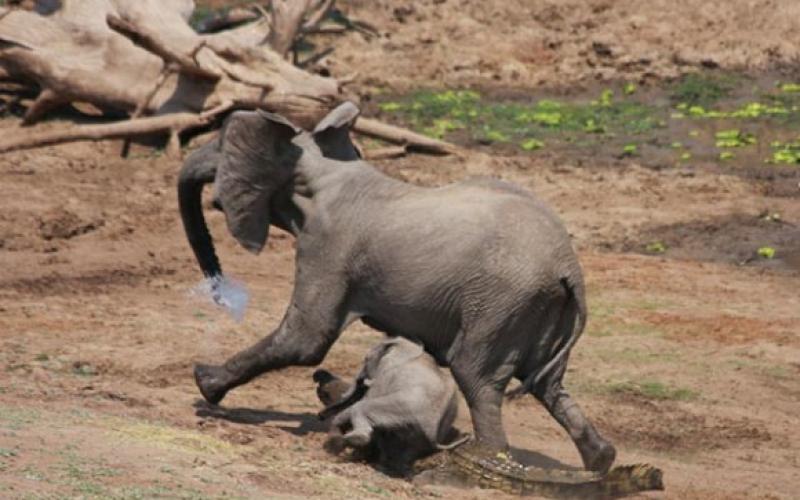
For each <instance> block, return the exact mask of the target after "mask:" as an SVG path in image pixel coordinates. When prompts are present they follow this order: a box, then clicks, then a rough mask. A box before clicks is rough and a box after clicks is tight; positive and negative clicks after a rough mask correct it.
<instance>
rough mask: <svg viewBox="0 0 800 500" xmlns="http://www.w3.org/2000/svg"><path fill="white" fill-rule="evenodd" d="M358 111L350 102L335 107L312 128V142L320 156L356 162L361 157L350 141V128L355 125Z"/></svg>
mask: <svg viewBox="0 0 800 500" xmlns="http://www.w3.org/2000/svg"><path fill="white" fill-rule="evenodd" d="M359 113H360V111H359V109H358V107H357V106H356V105H355V104H353V103H352V102H350V101H346V102H344V103H342V104H340V105H339V106H337V107H336V108H335V109H334V110H333V111H331V112H330V113H328V114H327V116H325V118H323V119H322V120H321V121H320V122H319V123H318V124H317V126H316V127H314V132H313V136H314V142H315V143H316V144H317V146H319V149H320V150H321V151H322V156H324V157H326V158H331V159H333V160H340V161H351V160H358V159H359V158H361V155H360V154H358V150H357V149H356V147H355V146H354V145H353V142H352V141H351V140H350V127H352V126H353V123H355V121H356V118H358V115H359Z"/></svg>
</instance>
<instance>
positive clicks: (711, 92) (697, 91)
mask: <svg viewBox="0 0 800 500" xmlns="http://www.w3.org/2000/svg"><path fill="white" fill-rule="evenodd" d="M736 83H737V82H736V78H735V77H733V76H729V75H716V74H707V73H690V74H688V75H684V76H683V77H682V78H681V79H680V80H678V82H677V83H676V84H674V85H673V86H672V88H671V89H670V97H671V98H672V100H673V101H675V102H681V103H687V104H688V105H690V106H691V105H701V106H707V105H710V104H713V103H715V102H717V101H719V100H720V99H722V98H724V97H727V96H729V95H730V94H731V92H732V91H733V90H734V89H735V88H736Z"/></svg>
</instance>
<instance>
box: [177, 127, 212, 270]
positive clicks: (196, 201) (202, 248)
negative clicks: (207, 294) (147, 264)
mask: <svg viewBox="0 0 800 500" xmlns="http://www.w3.org/2000/svg"><path fill="white" fill-rule="evenodd" d="M213 146H214V144H213V142H212V143H210V144H207V145H205V146H204V147H202V148H200V149H199V150H197V151H195V152H194V153H192V154H191V155H190V156H189V157H188V158H187V159H186V162H185V163H184V164H183V167H182V168H181V171H180V174H179V175H178V204H179V206H180V211H181V220H182V221H183V228H184V230H185V231H186V237H187V239H188V240H189V244H190V245H191V246H192V250H193V251H194V255H195V257H196V258H197V262H198V264H200V269H202V271H203V275H204V276H205V277H206V278H215V277H220V276H221V275H222V268H221V266H220V264H219V259H218V258H217V254H216V252H215V250H214V242H213V240H212V239H211V233H209V231H208V225H206V219H205V217H204V216H203V207H202V203H201V197H202V192H203V186H204V185H206V184H209V183H211V182H213V181H214V176H215V174H216V170H217V161H216V160H217V159H219V154H218V153H217V154H209V153H210V152H211V151H204V150H206V149H207V148H208V149H212V148H213ZM213 152H214V153H216V151H213Z"/></svg>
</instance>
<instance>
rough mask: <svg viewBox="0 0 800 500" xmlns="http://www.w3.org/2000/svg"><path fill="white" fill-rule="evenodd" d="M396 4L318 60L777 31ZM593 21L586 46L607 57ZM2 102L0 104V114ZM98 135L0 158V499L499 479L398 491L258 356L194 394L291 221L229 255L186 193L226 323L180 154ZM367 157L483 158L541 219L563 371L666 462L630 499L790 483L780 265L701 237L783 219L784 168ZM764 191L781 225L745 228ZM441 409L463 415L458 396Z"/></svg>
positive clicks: (794, 304)
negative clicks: (222, 283) (576, 295)
mask: <svg viewBox="0 0 800 500" xmlns="http://www.w3.org/2000/svg"><path fill="white" fill-rule="evenodd" d="M729 4H733V5H729ZM411 5H412V4H411V3H409V4H408V5H407V6H405V7H402V8H401V7H398V6H397V5H396V3H394V2H361V1H351V2H347V3H346V6H347V8H348V9H350V10H351V12H352V14H353V15H354V16H357V17H359V18H360V19H364V20H368V21H370V22H372V23H374V24H376V26H378V27H379V29H380V30H381V31H382V32H383V31H386V32H387V33H391V37H388V36H383V37H381V39H380V40H379V41H376V40H372V41H366V40H364V39H363V38H361V37H360V35H355V34H354V35H348V36H347V37H346V38H345V39H343V40H341V45H340V46H339V47H340V48H339V49H337V52H336V55H335V58H334V60H332V61H331V64H332V67H334V68H336V71H337V72H338V73H339V74H343V73H346V72H347V71H344V68H345V66H346V67H349V68H357V69H358V70H359V71H360V76H359V78H360V80H361V81H360V83H361V84H362V85H363V87H362V88H368V87H369V86H370V85H376V86H377V85H379V86H389V87H393V88H397V89H402V88H408V87H414V86H437V85H462V84H467V83H476V82H477V80H480V82H478V83H480V84H482V85H485V84H487V83H491V82H498V83H497V84H498V85H501V84H503V85H506V84H518V85H521V86H523V85H531V84H540V83H543V84H547V85H553V86H555V85H562V84H563V85H567V86H568V85H572V84H575V83H580V82H583V81H587V80H591V79H594V78H595V77H597V76H598V75H600V77H602V78H618V77H625V78H627V77H628V76H629V75H631V76H633V77H636V78H639V77H641V76H643V75H645V74H652V75H651V76H652V77H653V78H664V77H669V76H671V75H674V74H676V72H678V71H681V70H683V69H687V66H686V65H689V64H692V61H697V62H699V61H701V60H709V61H715V62H716V63H717V64H721V65H723V66H729V67H733V66H738V65H743V66H747V67H750V68H754V67H760V66H761V65H767V64H770V65H772V67H773V68H774V67H775V65H780V64H781V63H786V62H789V61H790V60H791V59H792V58H794V57H796V51H797V50H798V49H797V47H800V43H798V42H800V40H797V37H798V34H797V33H798V31H797V30H796V29H793V27H792V26H791V25H790V23H791V22H792V20H793V19H797V17H798V14H800V12H798V5H796V2H792V1H788V0H785V1H779V0H773V1H752V2H744V1H742V2H698V1H696V0H691V1H690V0H684V1H681V2H669V3H668V2H661V1H655V2H653V1H650V2H645V1H626V2H621V1H620V2H611V1H605V2H601V1H590V0H584V1H577V0H574V1H571V2H555V1H552V2H550V1H547V2H521V1H513V2H481V3H479V2H456V1H453V0H449V1H433V2H421V3H414V4H413V7H411ZM662 6H663V8H662ZM398 9H406V10H402V11H401V10H398ZM408 9H411V12H410V13H409V12H407V10H408ZM792 13H794V15H792ZM519 19H526V20H529V22H528V21H526V23H524V26H525V27H524V28H521V27H519V26H520V24H519ZM687 34H688V35H687ZM445 37H446V38H447V41H446V43H445V41H444V38H445ZM793 37H794V38H793ZM476 41H479V42H480V43H475V42H476ZM468 42H469V43H468ZM595 42H596V43H602V44H605V45H606V46H608V47H610V50H611V54H612V56H610V57H611V59H610V61H607V62H609V64H605V63H601V62H600V61H605V59H603V58H604V57H609V56H602V57H601V56H600V55H598V50H599V51H600V52H605V51H604V50H602V48H598V49H593V48H592V47H593V43H595ZM582 51H583V52H582ZM625 57H629V58H630V60H631V61H634V63H632V64H633V65H632V66H626V64H627V63H625V62H624V61H625V60H626V59H625ZM644 58H646V59H648V60H649V61H651V62H650V63H647V64H645V63H642V62H635V61H640V60H641V59H644ZM445 60H446V61H449V62H448V63H447V64H444V63H443V61H445ZM593 61H594V62H593ZM686 61H688V62H686ZM458 64H460V65H463V69H459V68H457V67H455V66H454V65H458ZM337 65H339V66H337ZM506 65H510V66H509V67H510V68H511V69H504V68H505V66H506ZM642 65H643V66H642ZM640 66H641V67H640ZM628 67H631V68H634V69H631V70H630V73H628V72H627V71H628V70H627V69H625V68H628ZM515 71H516V72H517V74H518V75H519V76H517V77H514V76H513V75H514V72H515ZM495 75H500V76H499V79H496V76H495ZM16 124H17V123H16V121H15V120H14V119H7V120H4V121H2V122H0V133H2V129H3V128H7V127H12V126H16ZM117 148H118V145H116V144H112V143H105V144H72V145H65V146H60V147H51V148H44V149H40V150H36V151H31V152H19V153H13V154H6V155H3V156H2V157H0V176H2V179H3V180H2V188H3V195H4V196H3V200H4V201H3V205H2V206H3V210H2V211H0V262H1V263H2V266H0V373H1V374H2V375H0V497H3V498H25V497H36V498H63V497H86V498H109V497H118V498H153V497H164V498H197V497H203V498H205V497H212V498H214V497H220V498H235V497H240V498H263V497H264V496H269V497H278V498H291V497H307V496H318V497H375V498H380V497H388V496H401V497H418V496H419V497H428V496H442V495H446V496H448V497H450V496H453V497H458V498H489V497H492V498H497V497H502V495H498V494H496V493H495V492H486V491H480V490H474V491H460V490H455V491H453V490H443V489H436V488H429V487H426V488H418V487H415V486H414V485H412V484H410V483H407V482H405V481H402V480H398V479H390V478H387V477H386V476H383V475H382V474H380V473H378V472H376V471H374V470H373V469H372V468H370V467H369V466H367V465H364V464H358V463H348V462H343V461H341V460H338V459H335V458H332V457H329V456H327V455H326V454H325V453H324V452H323V451H322V449H321V444H322V442H323V439H324V429H323V428H322V426H321V425H320V423H319V422H317V420H316V417H315V414H316V411H317V410H318V403H317V401H316V397H315V394H314V390H313V382H312V380H311V373H312V371H313V370H311V369H305V368H295V369H287V370H283V371H281V372H277V373H274V374H270V375H268V376H265V377H262V378H260V379H258V380H257V381H255V382H254V383H252V384H250V385H248V386H246V387H243V388H241V389H238V390H236V391H234V392H233V393H231V394H230V395H229V396H228V398H227V399H226V400H225V401H224V406H223V407H220V408H209V407H207V406H206V405H204V404H202V403H201V402H200V401H199V400H198V398H199V394H198V392H197V390H196V389H195V387H194V382H193V379H192V374H191V368H192V364H193V363H194V362H196V361H211V362H219V361H221V360H223V359H224V358H225V357H227V356H228V355H230V354H232V353H233V352H235V351H237V350H238V349H240V348H242V347H244V346H246V345H249V344H250V343H252V342H254V341H255V340H256V339H258V338H260V337H261V336H263V335H265V334H266V333H267V332H269V331H270V329H271V328H272V327H273V326H275V325H276V324H277V322H278V321H279V319H280V317H281V315H282V313H283V309H284V307H285V306H286V303H287V301H288V298H289V294H290V292H291V287H292V279H293V242H292V239H291V238H289V237H288V236H287V235H285V234H280V233H279V232H278V231H276V232H275V234H274V235H273V236H272V237H271V239H270V241H269V247H268V249H267V250H266V251H265V252H264V253H263V255H261V256H259V257H253V256H251V255H249V254H247V253H246V252H245V251H244V250H243V249H241V248H239V247H237V246H236V245H235V243H234V242H233V241H232V239H231V238H230V237H229V236H228V235H227V231H226V229H225V227H224V221H223V220H222V217H221V215H220V214H218V213H215V212H208V217H209V219H210V223H211V227H212V232H213V234H215V235H216V237H217V242H218V248H219V254H220V257H221V259H222V261H223V264H224V265H226V268H227V270H228V272H229V273H230V274H231V275H233V276H234V277H237V278H238V279H240V280H241V281H243V282H245V283H246V285H247V286H248V287H249V289H250V291H251V293H252V299H251V306H250V309H249V310H248V313H247V316H246V318H245V320H244V322H243V323H240V324H237V323H235V322H233V320H231V319H230V318H228V317H226V316H224V315H223V314H222V313H221V312H220V311H218V310H216V309H214V308H213V307H211V306H208V305H206V304H204V303H202V302H200V301H199V300H198V299H196V298H192V297H191V296H190V295H189V294H188V291H189V290H190V289H191V288H192V287H193V286H194V285H195V284H196V283H197V282H198V281H199V278H200V274H199V271H198V270H197V268H196V265H195V263H194V260H193V256H192V255H191V251H190V249H189V247H188V245H187V243H186V242H185V238H184V237H183V234H182V228H181V225H180V221H179V219H178V216H177V206H176V199H175V194H174V186H175V180H176V172H177V169H178V168H179V164H178V163H176V162H173V161H170V160H168V159H166V158H164V157H162V156H160V155H157V154H155V155H154V154H152V153H150V152H149V151H148V150H137V151H136V152H135V154H134V155H133V157H132V158H130V159H128V160H121V159H118V158H117V155H116V151H117V150H118V149H117ZM378 166H379V168H381V169H382V170H384V171H385V172H386V173H387V174H389V175H392V176H395V177H397V178H400V179H404V180H407V181H409V182H414V183H418V184H423V185H434V184H441V183H445V182H450V181H454V180H458V179H462V178H464V177H467V176H471V175H493V176H498V177H501V178H504V179H507V180H511V181H513V182H517V183H519V184H520V185H522V186H524V187H526V188H530V189H532V190H534V191H535V192H536V193H538V194H539V195H540V196H541V197H542V198H544V199H545V200H547V201H548V202H549V203H551V204H552V205H553V206H554V207H555V208H556V209H557V211H558V212H559V213H560V214H561V215H562V217H563V219H564V221H565V223H566V225H567V227H568V228H569V230H570V232H571V233H572V234H573V236H574V241H575V245H576V247H577V248H578V249H579V251H580V254H581V261H582V263H583V265H584V268H585V273H586V276H587V280H588V295H589V301H590V321H589V326H588V331H587V334H586V335H585V336H584V338H583V339H582V340H581V342H580V343H579V344H578V346H577V348H576V349H575V351H574V354H573V359H572V362H571V365H570V370H569V373H568V375H567V385H568V386H569V388H570V389H571V390H572V391H573V393H574V394H575V395H576V397H577V399H578V401H580V402H581V404H582V406H584V407H585V409H586V410H587V413H588V414H589V415H591V416H592V417H593V418H594V420H595V421H596V423H597V426H598V427H599V429H600V430H601V432H602V433H605V434H607V435H608V436H609V437H610V438H611V439H612V440H613V441H614V442H615V444H616V445H617V447H618V449H619V462H620V463H632V462H649V463H652V464H655V465H657V466H659V467H662V468H663V469H664V471H665V482H666V485H667V491H666V492H665V493H663V494H652V495H646V497H656V498H661V497H666V498H681V499H686V498H689V499H729V498H769V499H774V498H786V499H789V498H796V497H797V494H798V493H797V492H798V490H800V454H798V451H797V450H800V435H798V433H797V428H798V414H800V382H798V375H799V374H800V336H799V335H798V333H800V294H798V293H797V290H798V289H799V288H798V287H800V266H799V265H798V264H797V262H795V261H794V260H792V259H791V258H790V257H791V256H787V257H786V258H783V256H778V258H777V259H775V260H774V261H770V262H752V263H749V264H747V265H740V261H741V259H740V256H739V255H738V254H737V255H734V256H733V257H732V256H731V255H730V252H729V253H726V252H725V249H726V248H735V249H736V252H738V251H739V247H736V246H735V245H736V244H738V243H741V242H742V241H751V242H752V245H757V243H758V241H761V240H763V239H764V238H770V237H775V238H783V240H782V241H787V242H790V243H791V242H797V241H800V240H799V239H798V236H797V231H798V230H797V227H798V225H800V203H798V199H800V186H798V180H800V179H798V175H785V176H763V178H754V177H753V176H740V175H733V174H732V173H731V172H729V171H725V170H724V169H720V168H715V167H714V166H709V165H696V166H689V167H687V168H673V169H662V170H655V169H652V168H647V167H645V166H642V165H640V164H638V163H637V161H636V160H635V159H631V160H620V161H613V162H603V163H599V164H598V163H595V162H593V161H592V159H591V158H584V157H578V156H575V157H569V156H565V155H563V154H559V155H558V156H553V155H548V154H547V153H541V154H537V155H535V156H531V155H522V154H510V155H506V156H489V155H487V154H485V152H481V151H474V152H472V153H470V154H469V155H468V156H467V157H465V158H431V157H424V156H412V157H408V158H404V159H401V160H394V161H385V162H380V163H379V164H378ZM764 210H769V211H770V212H780V213H781V215H782V221H783V222H780V223H773V224H772V225H769V224H767V225H766V226H765V225H764V223H763V221H761V219H760V218H759V215H760V214H762V213H763V212H764ZM759 221H761V222H759ZM754 228H755V229H754ZM654 235H655V236H658V237H659V238H662V239H668V238H671V239H669V241H670V244H671V247H672V248H671V250H670V252H668V253H667V254H666V255H665V256H645V255H641V253H639V252H640V251H641V247H642V244H644V243H646V242H648V241H650V239H651V238H653V237H654ZM748 238H751V240H748ZM759 238H760V239H761V240H759ZM748 244H750V243H748ZM798 250H800V249H798ZM736 252H733V253H736ZM378 338H379V336H378V334H377V333H375V332H372V331H370V330H369V329H367V328H366V327H363V326H355V327H353V328H351V329H349V330H348V331H347V332H346V333H345V334H344V335H343V337H342V338H341V339H340V341H339V342H338V343H337V344H336V345H335V347H334V348H333V350H332V351H331V353H330V354H329V356H328V358H327V359H326V360H325V363H324V365H325V366H326V367H328V368H330V369H333V370H336V371H340V372H343V373H354V372H355V371H356V369H357V367H358V365H359V363H360V359H361V357H362V356H363V354H364V352H365V351H366V350H367V349H368V348H369V346H370V345H371V344H372V343H374V342H375V341H376V340H377V339H378ZM504 419H505V427H506V430H507V432H508V434H509V436H510V440H511V443H512V444H513V446H514V447H515V448H516V451H515V452H516V455H517V456H518V457H520V458H521V459H523V460H524V461H526V462H528V463H536V464H540V465H549V466H563V465H566V466H577V465H579V463H580V460H579V457H578V454H577V452H576V451H575V449H574V448H573V446H572V444H571V443H570V442H569V439H568V438H567V436H566V435H565V433H564V432H563V431H562V430H561V429H560V428H558V427H557V425H556V424H555V423H554V422H553V421H552V419H551V418H550V417H549V416H548V415H547V414H546V412H545V411H544V410H543V409H542V408H541V407H540V406H539V405H538V404H537V403H536V402H535V401H533V400H532V399H530V398H527V399H526V398H523V399H520V400H516V401H513V402H509V403H507V404H506V406H505V408H504ZM459 426H460V427H461V428H462V429H468V428H469V421H468V416H467V413H466V411H463V408H462V412H461V416H460V419H459ZM643 497H644V496H643Z"/></svg>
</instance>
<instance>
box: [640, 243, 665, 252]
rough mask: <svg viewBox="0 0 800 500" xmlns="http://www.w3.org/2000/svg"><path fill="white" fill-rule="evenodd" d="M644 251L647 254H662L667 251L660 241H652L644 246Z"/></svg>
mask: <svg viewBox="0 0 800 500" xmlns="http://www.w3.org/2000/svg"><path fill="white" fill-rule="evenodd" d="M644 250H645V252H647V253H664V252H666V251H667V246H666V245H665V244H664V243H662V242H660V241H653V242H652V243H648V244H647V245H645V247H644Z"/></svg>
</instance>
